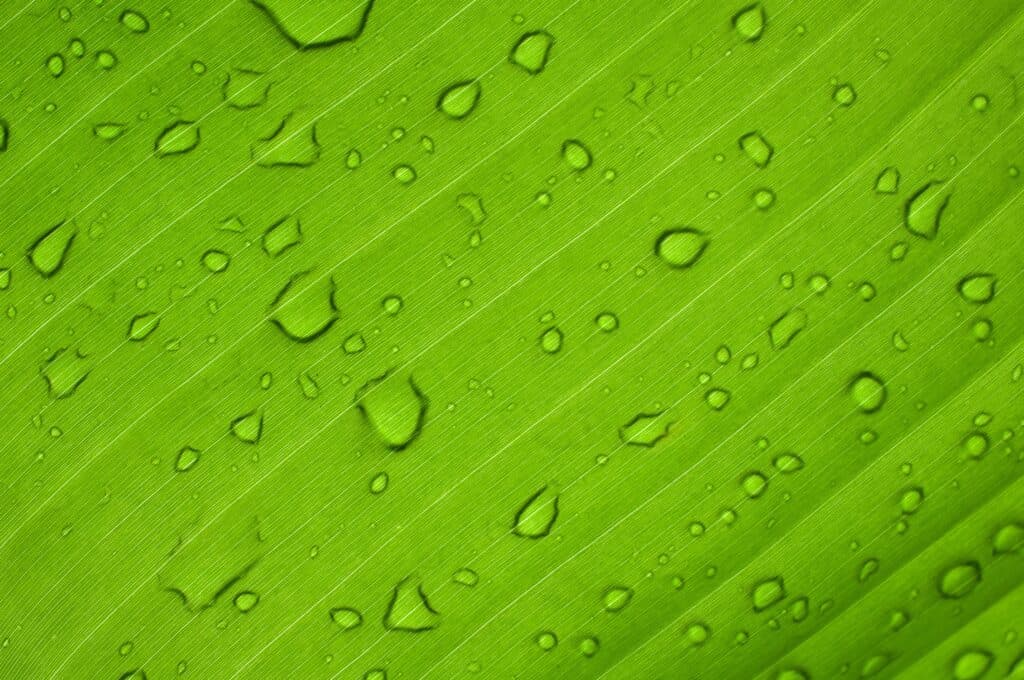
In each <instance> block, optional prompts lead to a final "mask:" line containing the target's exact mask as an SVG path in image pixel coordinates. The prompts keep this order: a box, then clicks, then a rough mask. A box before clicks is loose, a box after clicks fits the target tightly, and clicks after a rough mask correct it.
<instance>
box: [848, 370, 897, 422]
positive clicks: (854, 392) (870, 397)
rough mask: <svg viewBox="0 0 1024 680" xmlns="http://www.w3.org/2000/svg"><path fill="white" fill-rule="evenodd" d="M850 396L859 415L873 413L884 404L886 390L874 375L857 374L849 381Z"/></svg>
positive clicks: (869, 373)
mask: <svg viewBox="0 0 1024 680" xmlns="http://www.w3.org/2000/svg"><path fill="white" fill-rule="evenodd" d="M849 392H850V396H851V397H853V401H854V403H855V404H856V406H857V408H858V409H859V410H860V411H861V413H875V412H876V411H878V410H879V409H881V408H882V406H883V405H884V404H885V400H886V397H887V396H888V390H887V389H886V387H885V383H884V382H883V381H882V379H881V378H879V377H878V376H877V375H875V374H874V373H871V372H869V371H864V372H861V373H858V374H857V375H855V376H854V377H853V379H852V380H851V381H850V385H849Z"/></svg>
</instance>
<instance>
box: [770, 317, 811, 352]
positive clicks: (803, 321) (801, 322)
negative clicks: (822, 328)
mask: <svg viewBox="0 0 1024 680" xmlns="http://www.w3.org/2000/svg"><path fill="white" fill-rule="evenodd" d="M806 327H807V312H805V311H804V310H803V309H802V308H800V307H793V308H792V309H790V310H789V311H787V312H786V313H785V314H783V315H782V316H780V317H778V318H777V319H775V321H773V322H772V324H771V326H769V327H768V339H769V340H770V341H771V344H772V347H773V348H775V349H785V348H786V347H789V345H790V343H792V342H793V339H794V338H796V336H797V335H799V334H800V332H801V331H802V330H803V329H804V328H806Z"/></svg>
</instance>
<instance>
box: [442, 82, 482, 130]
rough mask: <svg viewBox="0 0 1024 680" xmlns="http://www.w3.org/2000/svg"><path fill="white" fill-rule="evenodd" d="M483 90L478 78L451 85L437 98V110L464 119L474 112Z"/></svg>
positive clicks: (454, 118) (451, 116) (454, 117)
mask: <svg viewBox="0 0 1024 680" xmlns="http://www.w3.org/2000/svg"><path fill="white" fill-rule="evenodd" d="M481 92H482V88H481V86H480V81H478V80H463V81H461V82H458V83H455V84H454V85H450V86H449V87H448V88H447V89H445V90H444V91H443V92H442V93H441V94H440V96H439V97H438V98H437V110H438V111H440V112H441V113H443V114H444V115H446V116H448V117H449V118H451V119H453V120H462V119H463V118H465V117H466V116H468V115H469V114H471V113H473V110H474V109H475V108H476V106H477V103H478V102H479V101H480V94H481Z"/></svg>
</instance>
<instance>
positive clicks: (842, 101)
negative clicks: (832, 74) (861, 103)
mask: <svg viewBox="0 0 1024 680" xmlns="http://www.w3.org/2000/svg"><path fill="white" fill-rule="evenodd" d="M832 101H834V102H835V103H836V104H838V105H839V106H843V107H846V106H853V103H854V102H856V101H857V91H856V90H854V89H853V85H851V84H850V83H841V84H839V85H836V87H835V89H834V90H833V91H832Z"/></svg>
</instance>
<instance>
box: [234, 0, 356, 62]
mask: <svg viewBox="0 0 1024 680" xmlns="http://www.w3.org/2000/svg"><path fill="white" fill-rule="evenodd" d="M252 3H253V4H254V5H256V6H257V7H259V8H260V9H261V10H262V11H263V12H264V14H266V16H267V18H268V19H269V20H270V21H271V23H272V24H273V25H274V27H275V28H277V30H278V31H279V32H280V33H281V35H282V37H284V38H285V39H286V40H287V41H288V42H290V43H291V44H292V46H293V47H295V48H296V49H298V50H302V51H305V50H314V49H322V48H326V47H331V46H333V45H338V44H341V43H345V42H351V41H353V40H356V39H357V38H358V37H359V36H360V35H362V33H363V29H364V28H365V27H366V21H367V19H368V18H369V16H370V10H371V9H372V8H373V0H343V1H341V2H339V1H337V0H335V2H331V3H324V2H303V1H301V0H252Z"/></svg>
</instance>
